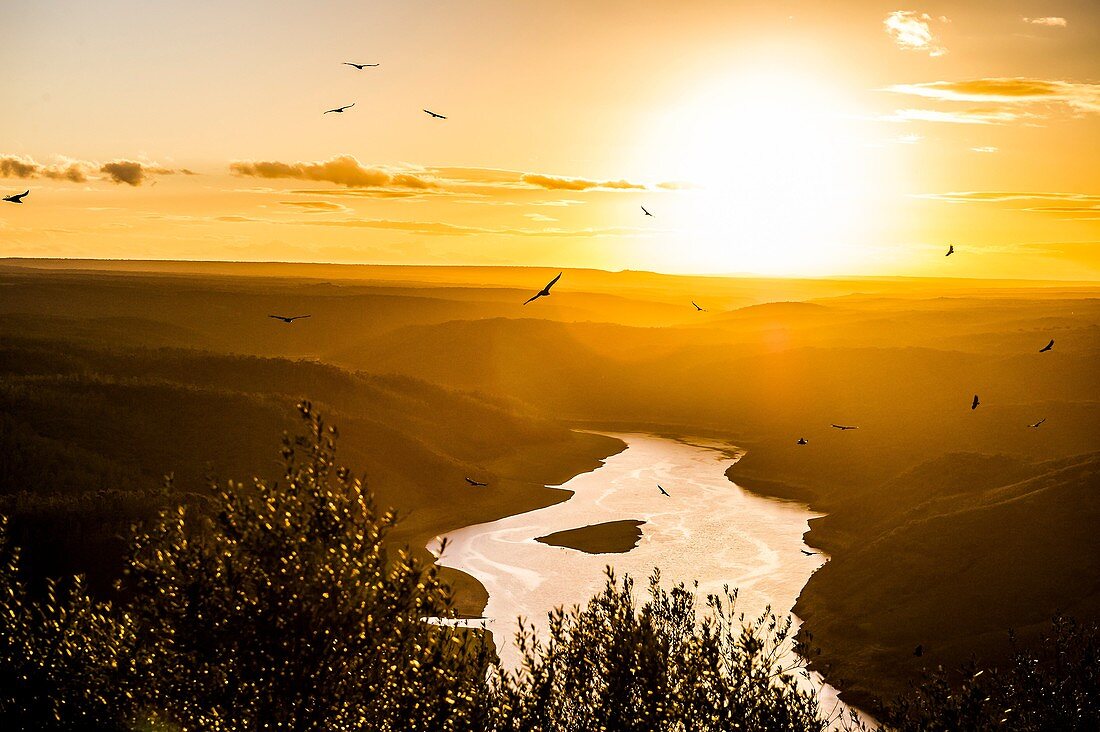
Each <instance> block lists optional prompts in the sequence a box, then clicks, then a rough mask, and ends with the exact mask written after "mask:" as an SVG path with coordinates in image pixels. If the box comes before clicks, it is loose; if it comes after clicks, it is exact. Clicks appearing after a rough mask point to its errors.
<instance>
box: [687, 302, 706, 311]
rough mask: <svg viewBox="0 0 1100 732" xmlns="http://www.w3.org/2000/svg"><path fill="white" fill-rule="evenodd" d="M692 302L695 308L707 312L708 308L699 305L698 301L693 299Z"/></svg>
mask: <svg viewBox="0 0 1100 732" xmlns="http://www.w3.org/2000/svg"><path fill="white" fill-rule="evenodd" d="M691 304H692V305H694V306H695V309H696V310H698V311H699V312H701V313H705V312H706V311H707V309H706V308H701V307H699V305H698V303H696V302H695V301H694V300H692V301H691Z"/></svg>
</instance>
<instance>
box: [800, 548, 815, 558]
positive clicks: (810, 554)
mask: <svg viewBox="0 0 1100 732" xmlns="http://www.w3.org/2000/svg"><path fill="white" fill-rule="evenodd" d="M798 551H800V552H802V553H803V554H805V555H806V556H807V557H812V556H813V555H815V554H817V552H808V551H806V550H805V549H799V550H798Z"/></svg>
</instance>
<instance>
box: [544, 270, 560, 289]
mask: <svg viewBox="0 0 1100 732" xmlns="http://www.w3.org/2000/svg"><path fill="white" fill-rule="evenodd" d="M561 275H562V273H561V272H558V276H557V277H555V278H554V279H552V280H550V281H549V282H548V283H547V284H546V287H544V288H542V289H544V290H547V291H549V290H550V288H551V287H553V286H554V283H556V282H557V281H558V280H560V279H561Z"/></svg>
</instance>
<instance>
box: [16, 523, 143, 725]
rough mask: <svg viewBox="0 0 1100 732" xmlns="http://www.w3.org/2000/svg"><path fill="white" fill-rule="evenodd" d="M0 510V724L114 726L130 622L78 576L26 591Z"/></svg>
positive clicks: (122, 693)
mask: <svg viewBox="0 0 1100 732" xmlns="http://www.w3.org/2000/svg"><path fill="white" fill-rule="evenodd" d="M19 572H20V566H19V550H18V549H15V548H12V547H9V546H8V542H7V527H6V520H5V519H4V518H3V517H2V516H0V728H2V729H5V730H83V729H103V730H108V729H121V728H122V727H121V725H119V724H118V721H119V719H120V715H119V712H120V710H124V709H126V708H127V696H128V688H127V681H128V678H129V674H128V667H127V664H128V659H129V658H130V655H131V652H132V649H133V641H134V635H133V627H132V624H131V622H130V619H129V617H128V616H126V615H125V614H123V613H117V612H114V609H113V608H112V607H111V605H110V604H108V603H98V602H96V601H94V600H92V599H91V598H90V597H89V595H88V593H87V590H86V587H85V585H84V583H83V581H82V580H81V579H80V578H73V580H72V581H71V582H69V583H67V585H66V586H63V585H62V583H59V582H57V581H54V580H48V581H47V582H46V588H45V593H44V597H41V598H38V597H32V596H31V595H30V594H29V593H28V591H27V586H26V583H25V582H24V581H23V579H22V578H21V577H20V574H19Z"/></svg>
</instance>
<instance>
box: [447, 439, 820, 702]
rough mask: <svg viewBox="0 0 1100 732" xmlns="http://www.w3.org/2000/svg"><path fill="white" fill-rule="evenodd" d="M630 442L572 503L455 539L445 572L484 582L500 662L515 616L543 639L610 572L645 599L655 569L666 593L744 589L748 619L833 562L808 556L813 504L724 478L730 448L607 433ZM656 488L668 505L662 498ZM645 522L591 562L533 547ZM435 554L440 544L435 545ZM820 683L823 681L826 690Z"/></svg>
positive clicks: (509, 654)
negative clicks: (580, 531) (635, 538)
mask: <svg viewBox="0 0 1100 732" xmlns="http://www.w3.org/2000/svg"><path fill="white" fill-rule="evenodd" d="M610 436H612V437H617V438H619V439H621V440H623V441H624V442H626V443H627V449H626V450H624V451H622V452H620V453H619V454H617V455H613V456H611V457H609V458H607V460H606V461H604V464H603V465H602V466H600V467H599V468H597V469H595V470H593V471H592V472H590V473H584V474H582V475H578V476H576V477H574V478H573V479H571V480H569V481H568V482H566V483H565V484H563V486H561V487H562V488H565V489H568V490H572V491H574V494H575V495H574V496H573V497H572V498H570V499H569V500H567V501H564V502H562V503H558V504H556V505H553V506H549V507H547V508H543V509H539V510H537V511H531V512H529V513H525V514H520V515H518V516H509V517H507V518H503V519H500V520H498V521H491V522H488V523H484V524H478V525H475V526H469V527H466V528H464V529H460V530H458V531H454V532H451V533H450V534H448V535H447V539H448V546H447V551H446V553H445V554H444V555H443V557H442V558H441V560H440V563H441V564H444V565H446V566H448V567H453V568H455V569H460V570H462V571H464V572H467V573H469V574H471V575H473V576H474V577H476V578H477V579H478V580H479V581H480V582H481V583H482V584H483V585H484V586H485V589H486V590H487V591H488V593H489V602H488V605H487V606H486V608H485V617H486V618H487V619H489V621H490V624H489V626H488V627H489V629H490V630H491V631H492V632H493V633H494V640H495V642H496V644H497V646H498V652H499V654H500V657H501V661H502V662H503V663H504V664H505V665H506V666H509V667H514V666H515V665H517V663H518V655H517V652H516V649H515V647H514V645H513V644H512V643H511V639H512V638H513V637H514V635H515V633H516V630H517V629H518V622H517V618H518V617H519V616H522V617H523V618H524V619H525V620H526V621H527V622H528V623H531V622H534V624H535V625H536V627H537V628H538V629H539V631H540V633H545V632H546V628H547V618H546V614H547V612H548V611H549V610H551V609H552V608H554V607H557V606H565V607H571V606H573V605H575V604H579V603H583V602H585V601H586V600H587V599H588V598H589V597H591V596H592V595H594V594H595V593H596V592H598V591H599V590H600V589H601V588H602V587H603V585H604V580H605V578H604V568H605V567H606V566H607V565H611V566H612V567H614V569H615V571H616V574H617V575H618V576H622V575H623V574H625V573H628V574H630V575H631V576H632V577H633V578H634V579H635V586H636V587H639V588H641V589H642V591H643V592H644V588H645V585H646V580H647V578H648V577H649V574H650V573H651V571H652V570H653V568H654V567H660V569H661V578H662V584H664V585H665V586H669V585H670V584H672V583H675V582H681V581H682V582H685V583H688V584H690V583H691V582H692V581H698V583H699V592H700V595H702V596H705V595H706V594H707V593H710V592H721V590H722V587H723V585H728V586H729V587H731V588H734V587H736V588H738V589H739V592H740V594H739V598H738V608H739V610H740V611H741V612H744V613H745V616H746V618H748V617H755V616H757V615H759V614H760V613H762V612H764V610H765V608H766V607H768V606H769V605H770V606H771V608H772V609H773V610H774V611H775V612H776V613H777V614H780V615H784V614H787V613H789V612H790V610H791V608H792V607H793V606H794V602H795V600H796V599H797V597H798V594H799V592H801V590H802V587H803V586H804V585H805V584H806V581H807V579H809V577H810V575H811V574H812V573H813V572H814V571H815V570H816V569H817V568H818V567H820V566H821V565H822V564H824V562H825V559H826V558H825V557H823V556H821V555H816V556H806V555H805V554H802V552H801V551H800V550H801V549H805V548H806V545H805V544H804V543H803V541H802V534H803V533H804V532H805V531H806V530H807V528H808V524H807V522H808V521H809V519H811V518H814V517H816V516H819V515H820V514H816V513H813V512H812V511H810V510H809V509H808V508H807V507H806V506H805V505H803V504H799V503H795V502H791V501H780V500H774V499H769V498H764V497H761V496H757V495H755V494H752V493H749V492H747V491H744V490H742V489H741V488H739V487H738V486H736V485H734V484H733V483H730V482H729V481H728V480H727V479H726V477H725V470H726V468H728V467H729V466H730V465H732V464H733V463H734V462H735V458H733V457H730V455H729V453H728V448H727V451H723V449H722V448H723V447H726V446H723V445H719V444H717V443H708V442H707V441H703V440H697V441H693V443H692V444H688V443H686V442H680V441H676V440H671V439H667V438H662V437H656V436H653V435H645V434H610ZM658 483H660V484H661V485H662V486H664V488H665V489H666V490H667V491H668V492H669V494H670V496H669V497H666V496H663V495H661V493H660V492H659V491H658V489H657V484H658ZM623 519H637V520H641V521H645V522H646V523H645V524H644V525H643V526H642V527H641V529H642V538H641V540H640V542H639V543H638V546H637V547H635V548H634V549H633V550H632V551H630V552H628V553H625V554H598V555H591V554H585V553H583V552H580V551H576V550H573V549H569V548H565V547H556V546H548V545H546V544H542V543H540V542H537V541H535V537H536V536H544V535H546V534H549V533H552V532H554V531H561V530H563V529H572V528H577V527H580V526H585V525H588V524H595V523H602V522H605V521H616V520H623ZM429 548H431V549H432V550H438V538H437V540H436V541H433V542H432V544H431V545H430V547H429ZM818 681H819V680H818ZM820 700H821V706H822V709H823V710H824V711H828V710H830V709H832V708H833V707H834V704H836V702H837V700H836V693H835V690H834V689H832V688H831V687H828V686H824V687H823V688H822V689H821V695H820Z"/></svg>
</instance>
